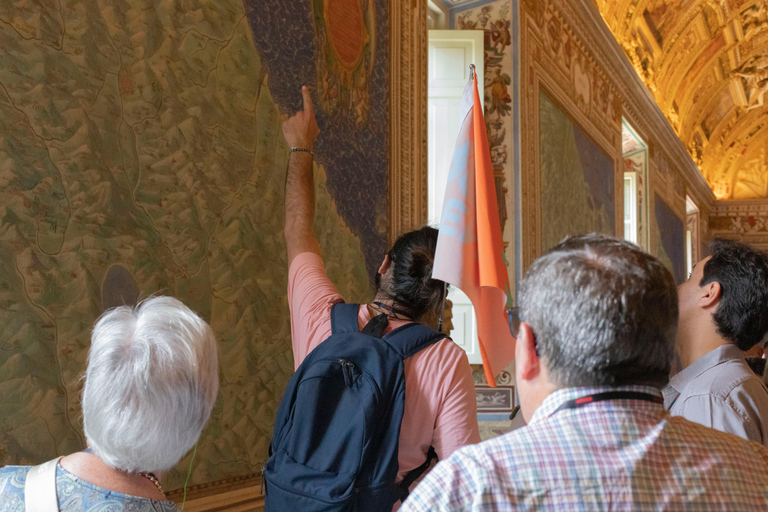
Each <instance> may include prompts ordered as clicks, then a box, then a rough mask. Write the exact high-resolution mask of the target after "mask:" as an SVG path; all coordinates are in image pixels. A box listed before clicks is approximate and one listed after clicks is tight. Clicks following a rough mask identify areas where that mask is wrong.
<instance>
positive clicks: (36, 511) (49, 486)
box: [24, 457, 61, 512]
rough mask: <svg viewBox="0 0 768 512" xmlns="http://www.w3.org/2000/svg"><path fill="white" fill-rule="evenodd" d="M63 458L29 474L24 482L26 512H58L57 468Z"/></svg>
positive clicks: (30, 471) (31, 470)
mask: <svg viewBox="0 0 768 512" xmlns="http://www.w3.org/2000/svg"><path fill="white" fill-rule="evenodd" d="M59 460H61V457H58V458H56V459H53V460H49V461H48V462H45V463H43V464H40V465H39V466H35V467H33V468H31V469H30V470H29V473H27V479H26V481H25V482H24V506H25V510H26V512H58V511H59V498H58V496H57V495H56V466H57V465H58V464H59Z"/></svg>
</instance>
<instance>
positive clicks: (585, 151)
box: [539, 92, 616, 251]
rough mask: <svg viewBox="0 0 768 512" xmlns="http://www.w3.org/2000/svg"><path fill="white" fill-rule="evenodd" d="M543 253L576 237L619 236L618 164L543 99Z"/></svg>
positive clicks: (540, 105) (541, 131) (550, 103)
mask: <svg viewBox="0 0 768 512" xmlns="http://www.w3.org/2000/svg"><path fill="white" fill-rule="evenodd" d="M539 145H540V146H539V147H540V150H539V154H540V159H541V250H542V251H546V250H547V249H549V248H550V247H552V246H553V245H555V244H556V243H558V242H559V241H560V240H562V238H563V237H564V236H566V235H568V234H572V233H589V232H593V231H598V232H601V233H608V234H611V235H613V234H615V233H616V219H615V207H616V198H615V177H614V176H615V175H614V160H613V158H611V157H610V155H608V154H607V153H605V151H603V150H602V148H600V147H599V146H598V145H597V144H596V143H595V142H594V141H593V140H592V139H590V138H589V136H587V135H586V134H585V133H584V131H583V130H582V129H581V128H580V127H579V126H578V125H576V124H575V123H573V121H571V120H570V118H568V116H566V115H565V114H564V113H563V111H562V110H560V108H559V107H558V106H557V105H556V104H555V103H554V102H553V101H552V100H551V99H550V98H549V97H548V96H547V95H546V94H545V93H544V92H541V93H540V95H539Z"/></svg>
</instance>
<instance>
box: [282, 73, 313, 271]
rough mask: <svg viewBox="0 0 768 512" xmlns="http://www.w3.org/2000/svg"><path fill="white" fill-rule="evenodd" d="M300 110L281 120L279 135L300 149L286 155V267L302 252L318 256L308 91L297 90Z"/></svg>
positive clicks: (310, 114)
mask: <svg viewBox="0 0 768 512" xmlns="http://www.w3.org/2000/svg"><path fill="white" fill-rule="evenodd" d="M301 94H302V96H303V101H304V110H300V111H298V112H296V113H295V114H294V115H293V116H291V117H290V118H288V119H286V120H285V121H283V136H284V137H285V142H286V143H287V144H288V146H289V147H292V148H301V149H302V150H303V151H292V152H291V153H290V154H289V155H288V173H287V174H286V176H285V245H286V247H287V249H288V266H289V267H290V265H291V262H293V258H295V257H296V255H297V254H301V253H302V252H314V253H315V254H320V244H318V243H317V239H316V238H315V222H314V220H315V182H314V181H315V180H314V179H313V176H312V156H313V155H312V148H313V144H314V142H315V138H316V137H317V134H318V132H319V130H318V128H317V121H315V113H314V111H313V110H312V97H311V96H310V94H309V89H308V88H307V87H306V86H304V87H302V88H301Z"/></svg>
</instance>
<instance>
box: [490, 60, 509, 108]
mask: <svg viewBox="0 0 768 512" xmlns="http://www.w3.org/2000/svg"><path fill="white" fill-rule="evenodd" d="M495 72H496V76H494V77H493V78H492V79H491V81H490V82H489V83H488V84H487V85H486V86H485V88H486V89H487V88H489V87H490V88H491V107H490V108H489V109H488V113H489V114H493V113H494V112H496V115H497V116H498V117H502V116H505V115H507V114H508V113H509V112H511V111H512V107H511V106H510V105H509V104H510V103H512V98H511V97H510V96H509V91H508V90H507V86H508V85H510V84H511V83H512V79H511V78H510V77H509V75H508V74H506V73H504V74H502V73H501V68H496V70H495Z"/></svg>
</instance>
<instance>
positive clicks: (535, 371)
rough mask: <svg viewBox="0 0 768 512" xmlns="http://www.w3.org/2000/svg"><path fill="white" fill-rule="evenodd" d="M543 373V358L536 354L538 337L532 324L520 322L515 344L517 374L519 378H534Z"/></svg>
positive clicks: (528, 379)
mask: <svg viewBox="0 0 768 512" xmlns="http://www.w3.org/2000/svg"><path fill="white" fill-rule="evenodd" d="M540 373H541V360H540V359H539V356H538V355H536V338H535V336H534V334H533V330H532V329H531V326H530V325H528V324H527V323H525V322H521V323H520V332H518V335H517V343H516V344H515V374H516V376H517V378H518V379H523V380H526V381H531V380H534V379H535V378H536V377H538V376H539V374H540Z"/></svg>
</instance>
